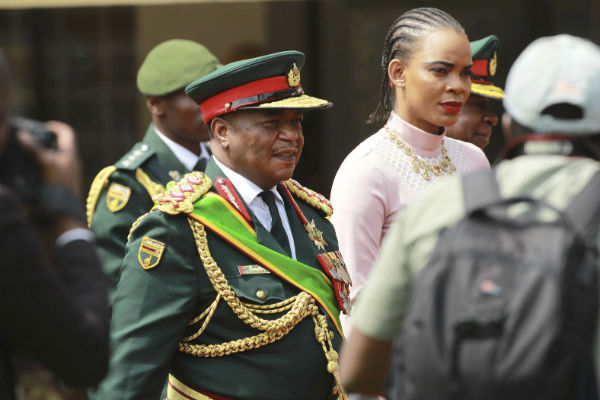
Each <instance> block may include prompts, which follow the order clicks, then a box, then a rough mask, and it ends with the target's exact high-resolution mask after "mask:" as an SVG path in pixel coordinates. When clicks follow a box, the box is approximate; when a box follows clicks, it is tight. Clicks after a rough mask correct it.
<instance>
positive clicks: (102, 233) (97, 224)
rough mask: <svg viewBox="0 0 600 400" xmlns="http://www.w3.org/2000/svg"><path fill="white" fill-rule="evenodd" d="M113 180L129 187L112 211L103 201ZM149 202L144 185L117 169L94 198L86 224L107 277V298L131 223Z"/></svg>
mask: <svg viewBox="0 0 600 400" xmlns="http://www.w3.org/2000/svg"><path fill="white" fill-rule="evenodd" d="M113 183H116V184H119V185H122V186H124V187H127V188H129V189H131V193H130V195H129V199H128V200H127V204H126V205H125V206H124V207H123V208H122V209H120V210H118V211H116V212H112V211H110V210H109V208H108V205H107V194H108V190H109V188H110V186H111V185H112V184H113ZM152 206H153V202H152V199H151V198H150V196H149V195H148V192H147V191H146V189H144V187H143V186H142V185H141V184H139V183H138V182H137V181H136V180H135V178H134V177H133V176H131V175H128V174H127V173H124V172H121V171H117V172H115V173H113V175H112V176H111V177H110V181H109V182H108V184H107V185H106V187H105V188H104V190H103V191H102V193H101V194H100V197H99V198H98V202H97V204H96V210H95V212H94V214H93V217H92V224H91V226H90V228H91V230H92V231H93V232H94V235H95V236H96V244H97V245H98V255H99V256H100V260H101V262H102V269H103V270H104V273H105V274H106V276H107V277H108V279H109V289H110V294H111V298H112V297H113V296H114V290H115V287H116V286H117V282H118V281H119V270H120V268H121V263H122V261H123V255H124V254H125V244H126V243H127V235H128V234H129V230H130V228H131V225H132V224H133V223H134V222H135V221H136V220H137V219H138V217H139V216H140V215H142V214H144V213H146V212H148V211H149V210H150V209H151V208H152Z"/></svg>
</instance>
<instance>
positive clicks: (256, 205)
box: [94, 51, 351, 400]
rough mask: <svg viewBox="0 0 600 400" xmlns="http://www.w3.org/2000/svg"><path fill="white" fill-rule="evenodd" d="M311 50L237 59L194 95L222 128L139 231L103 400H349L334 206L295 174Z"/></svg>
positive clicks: (214, 130) (194, 87)
mask: <svg viewBox="0 0 600 400" xmlns="http://www.w3.org/2000/svg"><path fill="white" fill-rule="evenodd" d="M303 63H304V54H302V53H300V52H297V51H284V52H280V53H274V54H270V55H266V56H262V57H258V58H253V59H248V60H242V61H237V62H234V63H231V64H228V65H226V66H224V67H222V68H220V69H218V70H216V71H214V72H213V73H211V74H209V75H207V76H205V77H204V78H202V79H200V80H198V81H196V82H194V83H192V84H190V85H189V86H188V87H187V88H186V92H187V93H188V95H189V96H190V97H191V98H192V99H194V101H196V102H197V103H198V104H200V107H201V108H202V114H203V117H204V121H205V122H206V123H207V124H209V127H210V132H211V142H210V143H211V149H212V152H213V153H212V158H211V160H210V161H209V163H208V165H207V168H206V171H205V173H201V172H192V173H189V174H186V175H185V176H184V177H183V179H181V180H180V181H178V182H171V183H170V184H169V185H168V186H167V191H166V192H165V193H164V194H163V195H160V196H158V197H156V199H155V200H156V207H155V208H154V210H152V211H151V212H149V213H148V214H146V215H145V216H143V217H142V218H140V219H139V221H138V222H136V223H135V224H134V226H133V227H132V230H131V234H130V238H129V242H128V244H127V248H126V253H125V258H124V260H123V265H122V269H121V278H120V281H119V283H118V286H117V290H116V296H115V301H114V308H113V319H112V326H111V344H112V355H111V363H110V367H109V374H108V376H107V377H106V379H105V381H104V382H103V383H102V384H101V386H100V388H99V390H98V392H97V393H96V397H94V398H95V399H111V400H118V399H127V400H134V399H143V400H151V399H158V398H159V396H160V393H161V389H162V387H163V384H164V382H165V380H167V379H168V389H167V398H168V399H170V400H183V399H197V400H199V399H236V400H244V399H246V400H266V399H273V400H275V399H278V400H283V399H285V400H293V399H298V400H300V399H302V400H307V399H311V400H320V399H323V400H325V399H345V398H346V396H345V394H344V392H343V390H342V389H341V386H340V385H339V380H338V375H337V349H338V348H339V346H340V344H341V341H342V332H341V328H340V323H339V314H340V311H345V312H348V311H349V310H348V307H349V303H348V293H349V292H348V290H349V285H350V283H351V282H350V280H349V277H348V273H347V271H346V269H345V265H344V263H343V259H342V257H341V255H340V253H339V251H338V246H337V240H336V236H335V232H334V229H333V226H332V225H331V224H330V222H329V220H328V217H329V216H330V215H331V213H332V209H331V206H330V204H329V201H328V200H326V199H325V198H324V197H323V196H321V195H320V194H318V193H315V192H314V191H312V190H310V189H307V188H305V187H303V186H301V185H300V184H299V183H298V182H296V181H294V180H292V179H291V176H292V173H293V172H294V169H295V167H296V165H297V162H298V160H299V158H300V153H301V151H302V147H303V144H304V136H303V132H302V118H303V114H302V112H303V111H304V110H310V109H325V108H329V107H331V105H332V104H331V103H329V102H328V101H326V100H322V99H317V98H314V97H310V96H308V95H306V94H304V91H303V89H302V86H301V84H300V69H301V68H302V65H303Z"/></svg>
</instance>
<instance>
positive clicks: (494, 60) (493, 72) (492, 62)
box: [488, 52, 498, 76]
mask: <svg viewBox="0 0 600 400" xmlns="http://www.w3.org/2000/svg"><path fill="white" fill-rule="evenodd" d="M497 67H498V53H496V52H494V56H493V57H492V59H491V60H490V64H489V67H488V68H489V70H490V76H494V75H496V68H497Z"/></svg>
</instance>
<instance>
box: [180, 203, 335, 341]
mask: <svg viewBox="0 0 600 400" xmlns="http://www.w3.org/2000/svg"><path fill="white" fill-rule="evenodd" d="M188 216H189V217H190V218H192V219H194V220H196V221H198V222H200V223H202V224H203V225H204V226H205V227H207V228H208V229H210V230H211V231H212V232H214V233H215V234H217V235H219V236H220V237H222V238H223V239H225V240H226V241H227V242H229V243H230V244H231V245H233V246H235V247H236V248H238V249H239V250H241V251H242V252H243V253H244V254H246V255H247V256H249V257H250V258H252V259H254V260H255V261H256V262H258V263H259V264H261V265H263V266H264V267H265V268H267V269H269V270H270V271H271V272H273V273H274V274H276V275H278V276H279V277H281V278H282V279H284V280H286V281H287V282H289V283H291V284H292V285H294V286H296V287H297V288H299V289H301V290H303V291H305V292H307V293H309V294H310V295H311V296H312V297H313V298H314V299H315V300H316V301H317V302H318V303H319V304H320V305H321V307H323V309H324V310H325V312H326V313H327V314H328V315H329V317H330V318H331V319H332V321H333V322H334V324H335V326H336V329H337V330H338V332H339V333H340V335H342V337H343V333H342V329H341V325H340V320H339V314H340V309H339V306H338V302H337V299H336V296H335V293H334V290H333V284H332V282H331V280H330V279H329V278H328V277H327V276H326V275H325V274H324V273H323V272H322V271H321V270H318V269H316V268H313V267H310V266H308V265H306V264H303V263H301V262H299V261H296V260H294V259H293V258H290V257H288V256H286V255H284V254H281V253H278V252H277V251H275V250H273V249H270V248H268V247H266V246H264V245H262V244H260V243H258V242H257V240H256V231H255V230H254V228H253V227H252V226H251V225H250V224H249V223H248V222H247V221H246V220H245V219H244V217H243V216H242V215H241V214H240V213H239V211H238V210H236V209H235V208H234V207H233V206H232V205H231V204H230V203H229V202H228V201H227V200H225V199H223V198H222V197H221V196H219V195H217V194H215V193H206V194H205V195H204V196H203V197H202V199H201V200H200V201H197V202H196V203H195V204H194V210H193V211H192V212H191V213H190V214H188Z"/></svg>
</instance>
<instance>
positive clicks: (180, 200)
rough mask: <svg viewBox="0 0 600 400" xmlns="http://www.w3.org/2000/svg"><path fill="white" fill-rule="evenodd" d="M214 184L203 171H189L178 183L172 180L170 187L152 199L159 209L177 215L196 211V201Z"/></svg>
mask: <svg viewBox="0 0 600 400" xmlns="http://www.w3.org/2000/svg"><path fill="white" fill-rule="evenodd" d="M211 186H212V181H211V180H210V178H209V177H208V176H206V175H205V174H204V172H201V171H194V172H190V173H187V174H185V175H184V176H183V178H181V179H180V180H179V181H177V182H176V183H173V182H170V183H169V189H168V190H167V191H165V192H164V193H159V194H157V195H155V196H154V197H153V198H152V199H153V200H154V203H156V206H157V207H158V209H159V210H160V211H162V212H164V213H167V214H171V215H175V214H179V213H185V214H189V213H191V212H192V211H194V203H195V202H196V200H198V199H199V198H200V197H202V196H203V195H204V194H205V193H206V192H208V189H210V187H211Z"/></svg>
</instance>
